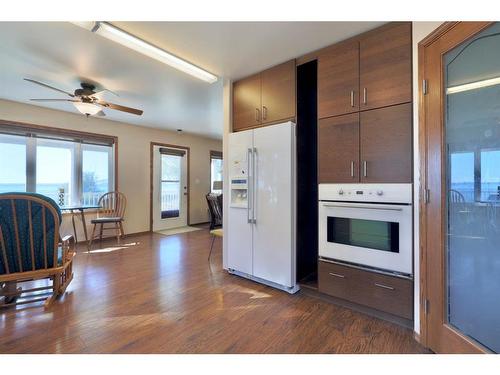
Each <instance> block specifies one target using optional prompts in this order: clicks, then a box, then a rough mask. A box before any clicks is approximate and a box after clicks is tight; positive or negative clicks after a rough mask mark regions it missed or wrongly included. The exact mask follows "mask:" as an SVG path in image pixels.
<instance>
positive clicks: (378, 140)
mask: <svg viewBox="0 0 500 375" xmlns="http://www.w3.org/2000/svg"><path fill="white" fill-rule="evenodd" d="M360 162H361V173H360V175H361V182H381V183H410V182H412V175H413V173H412V105H411V103H407V104H400V105H397V106H393V107H387V108H380V109H374V110H371V111H365V112H361V113H360Z"/></svg>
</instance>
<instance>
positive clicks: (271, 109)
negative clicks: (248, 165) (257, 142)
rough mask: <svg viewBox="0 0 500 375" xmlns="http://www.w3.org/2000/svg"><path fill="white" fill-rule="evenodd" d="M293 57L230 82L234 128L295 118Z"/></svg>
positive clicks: (236, 129)
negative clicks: (231, 83)
mask: <svg viewBox="0 0 500 375" xmlns="http://www.w3.org/2000/svg"><path fill="white" fill-rule="evenodd" d="M295 106H296V99H295V60H292V61H288V62H286V63H283V64H280V65H277V66H275V67H272V68H270V69H267V70H265V71H263V72H261V73H258V74H255V75H253V76H250V77H247V78H244V79H241V80H239V81H236V82H235V83H234V84H233V131H238V130H243V129H248V128H255V127H258V126H262V125H266V124H271V123H276V122H278V121H280V120H288V119H293V118H294V117H295Z"/></svg>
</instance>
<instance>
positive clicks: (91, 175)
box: [0, 125, 115, 205]
mask: <svg viewBox="0 0 500 375" xmlns="http://www.w3.org/2000/svg"><path fill="white" fill-rule="evenodd" d="M85 136H87V135H86V134H85ZM85 136H81V137H80V136H79V133H78V132H68V134H65V132H64V131H62V130H60V129H57V132H56V131H54V130H52V129H50V128H41V127H40V128H39V127H37V128H35V129H32V128H29V127H27V126H24V125H13V126H9V125H1V126H0V147H1V150H2V152H1V153H0V170H1V171H2V173H0V192H10V191H28V192H30V191H31V192H36V193H39V194H43V195H45V196H48V197H50V198H52V199H54V200H55V201H56V202H57V203H58V204H59V205H71V204H88V205H93V204H97V202H98V200H99V197H100V196H101V195H102V194H104V193H105V192H107V191H112V190H114V145H115V139H114V138H112V137H105V136H102V137H101V136H97V135H96V136H95V137H94V136H93V135H92V136H91V138H86V137H85Z"/></svg>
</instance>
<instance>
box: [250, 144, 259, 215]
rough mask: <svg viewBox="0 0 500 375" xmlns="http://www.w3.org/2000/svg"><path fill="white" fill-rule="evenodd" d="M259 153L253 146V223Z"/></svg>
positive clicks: (255, 209)
mask: <svg viewBox="0 0 500 375" xmlns="http://www.w3.org/2000/svg"><path fill="white" fill-rule="evenodd" d="M258 156H259V154H258V153H257V148H256V147H254V148H253V161H252V167H253V171H252V193H253V197H252V216H253V219H252V223H254V224H257V214H256V212H257V192H258V191H259V190H258V186H257V184H258V180H257V173H258V169H257V168H258V163H257V158H258Z"/></svg>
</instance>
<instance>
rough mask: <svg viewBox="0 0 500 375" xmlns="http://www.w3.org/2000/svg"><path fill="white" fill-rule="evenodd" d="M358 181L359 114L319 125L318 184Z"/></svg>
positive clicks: (319, 123)
mask: <svg viewBox="0 0 500 375" xmlns="http://www.w3.org/2000/svg"><path fill="white" fill-rule="evenodd" d="M358 181H359V113H352V114H349V115H344V116H337V117H330V118H326V119H322V120H319V122H318V182H319V183H328V182H337V183H353V182H358Z"/></svg>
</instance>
